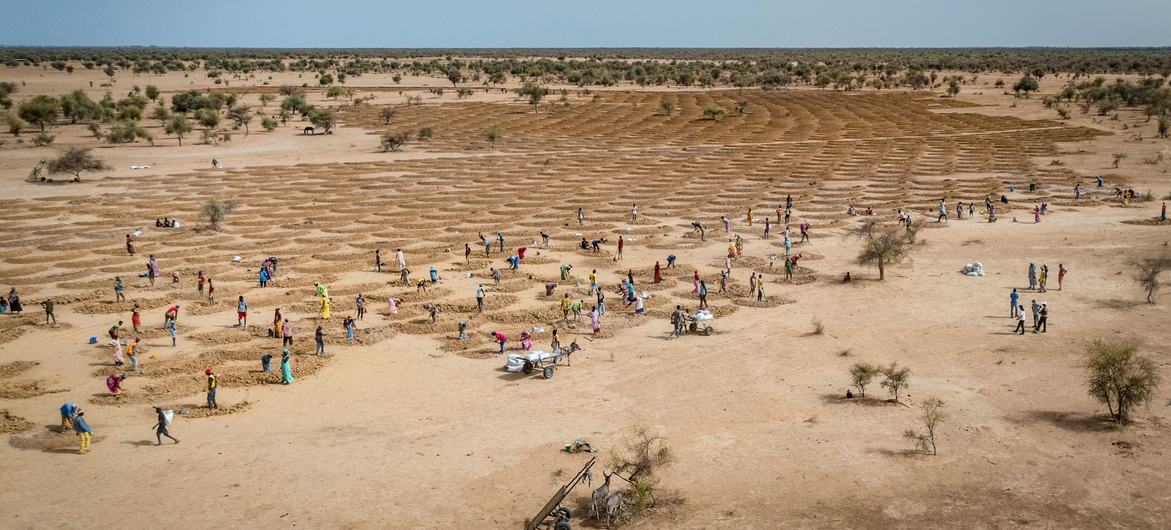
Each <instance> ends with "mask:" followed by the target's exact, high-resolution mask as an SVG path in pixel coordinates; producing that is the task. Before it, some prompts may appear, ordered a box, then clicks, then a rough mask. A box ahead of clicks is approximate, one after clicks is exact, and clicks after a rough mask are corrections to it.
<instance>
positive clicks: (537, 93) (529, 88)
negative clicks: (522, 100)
mask: <svg viewBox="0 0 1171 530" xmlns="http://www.w3.org/2000/svg"><path fill="white" fill-rule="evenodd" d="M516 93H517V94H519V95H521V96H525V97H527V98H529V105H532V106H533V112H536V110H537V105H539V104H540V103H541V100H542V99H544V97H545V96H547V95H549V89H548V88H545V87H543V86H541V85H538V84H536V83H534V82H532V81H528V82H526V83H525V84H524V86H522V87H520V88H518V89H516Z"/></svg>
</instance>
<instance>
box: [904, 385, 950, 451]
mask: <svg viewBox="0 0 1171 530" xmlns="http://www.w3.org/2000/svg"><path fill="white" fill-rule="evenodd" d="M919 407H920V412H919V421H920V422H922V424H923V430H922V431H917V430H915V429H907V431H906V432H904V433H903V436H904V437H906V438H908V439H910V440H911V441H913V442H914V443H915V449H917V450H919V451H922V452H924V453H926V452H927V451H928V450H930V451H931V454H932V455H935V454H938V453H937V452H936V449H935V431H936V429H938V427H939V424H940V423H943V421H944V420H945V419H947V415H945V414H944V413H943V401H940V399H939V398H937V397H929V398H927V399H926V400H925V401H923V403H922V404H921V405H919Z"/></svg>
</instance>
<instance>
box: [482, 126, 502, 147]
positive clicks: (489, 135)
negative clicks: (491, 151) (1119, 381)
mask: <svg viewBox="0 0 1171 530" xmlns="http://www.w3.org/2000/svg"><path fill="white" fill-rule="evenodd" d="M502 134H503V132H502V131H501V130H500V126H499V125H493V126H491V127H489V128H487V129H485V130H484V139H486V140H488V141H489V142H491V143H492V147H493V148H495V147H496V141H497V140H499V139H500V137H501V135H502Z"/></svg>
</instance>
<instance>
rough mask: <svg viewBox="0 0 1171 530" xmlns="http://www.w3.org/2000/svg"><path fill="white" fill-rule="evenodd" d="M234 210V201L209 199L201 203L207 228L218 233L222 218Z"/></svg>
mask: <svg viewBox="0 0 1171 530" xmlns="http://www.w3.org/2000/svg"><path fill="white" fill-rule="evenodd" d="M235 209H236V200H235V199H228V200H226V201H221V200H219V199H211V200H209V201H207V202H205V203H203V215H204V217H206V218H207V225H208V228H210V229H212V230H215V231H216V232H219V231H220V228H221V227H222V225H223V222H224V217H226V216H227V215H228V214H230V213H232V210H235Z"/></svg>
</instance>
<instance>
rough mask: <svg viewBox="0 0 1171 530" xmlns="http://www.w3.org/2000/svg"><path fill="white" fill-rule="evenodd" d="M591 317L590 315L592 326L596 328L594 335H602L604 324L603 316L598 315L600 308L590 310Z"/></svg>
mask: <svg viewBox="0 0 1171 530" xmlns="http://www.w3.org/2000/svg"><path fill="white" fill-rule="evenodd" d="M589 315H590V326H592V327H593V328H594V335H597V334H599V333H601V332H602V322H601V315H600V314H598V308H597V307H593V308H590V313H589Z"/></svg>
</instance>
